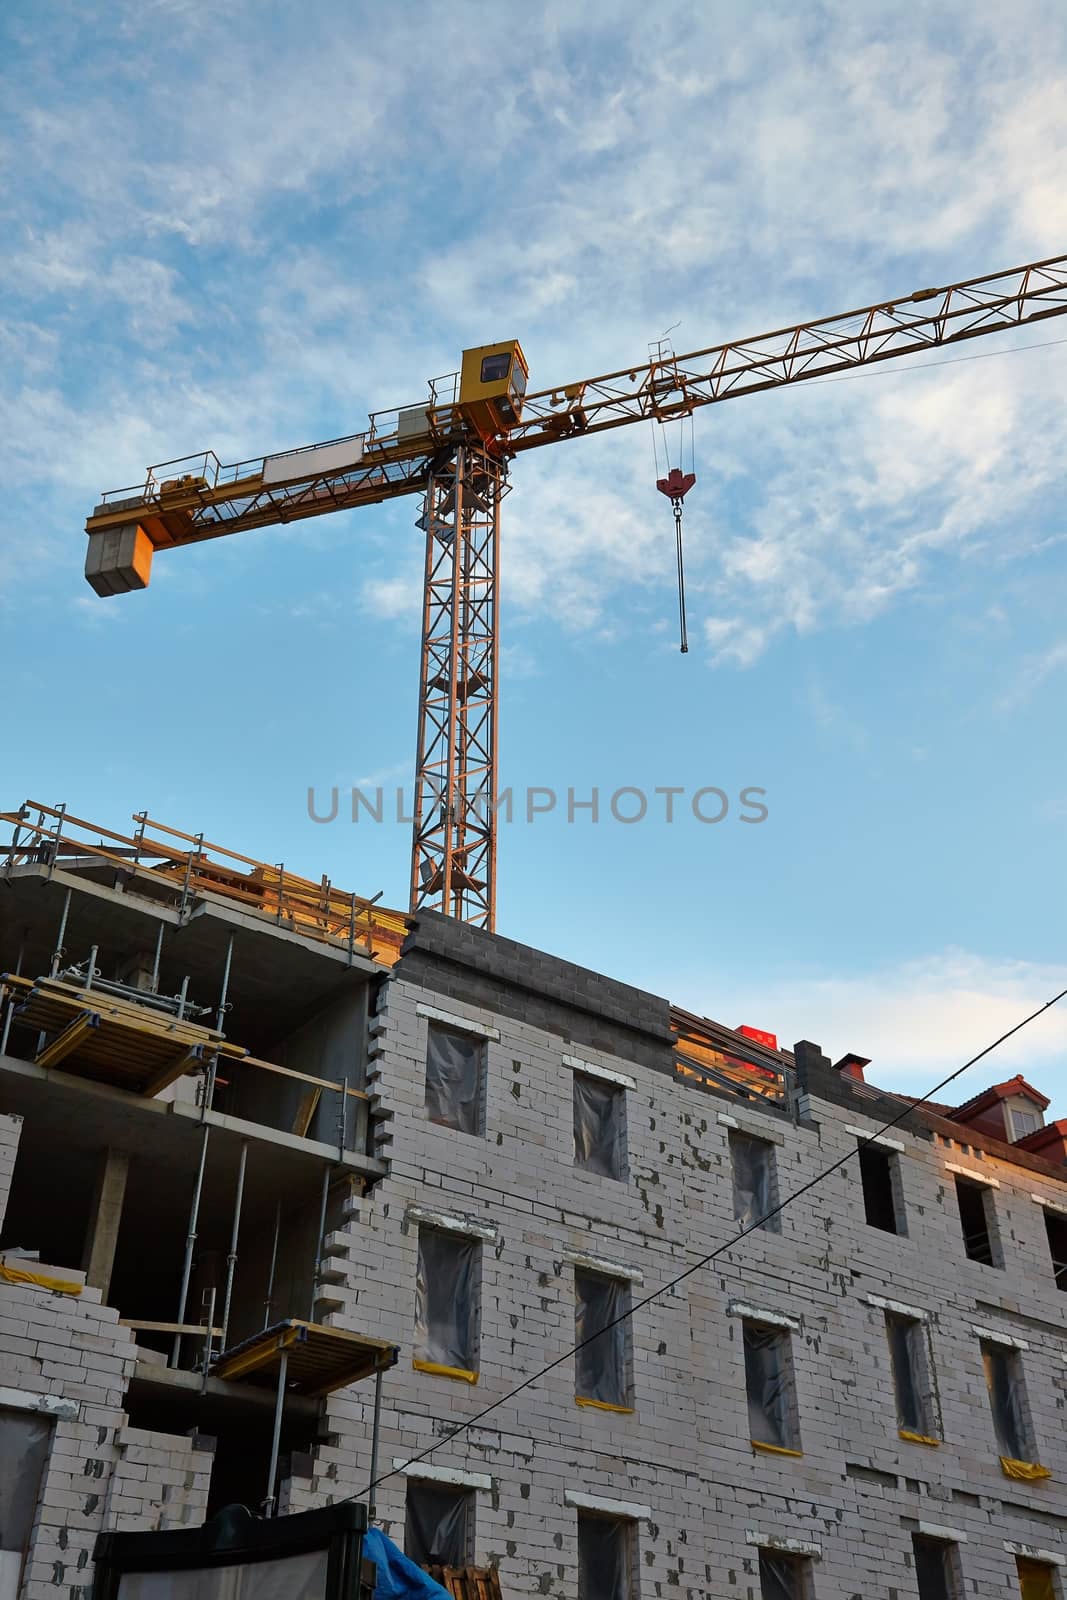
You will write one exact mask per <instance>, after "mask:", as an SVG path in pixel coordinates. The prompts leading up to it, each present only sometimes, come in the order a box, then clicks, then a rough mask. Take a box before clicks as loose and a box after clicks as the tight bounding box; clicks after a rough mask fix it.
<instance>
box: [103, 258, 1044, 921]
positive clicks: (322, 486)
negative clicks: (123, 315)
mask: <svg viewBox="0 0 1067 1600" xmlns="http://www.w3.org/2000/svg"><path fill="white" fill-rule="evenodd" d="M1064 314H1067V256H1065V255H1060V256H1050V257H1048V258H1047V259H1045V260H1043V261H1033V262H1030V263H1028V264H1027V265H1025V266H1022V267H1012V268H1010V269H1009V270H1008V271H1006V272H995V273H988V274H985V275H983V276H982V277H977V278H969V279H966V280H964V281H961V282H958V283H952V284H946V285H944V286H943V287H941V288H936V289H935V288H926V289H918V290H913V291H912V292H911V293H910V294H907V295H904V296H902V297H901V298H899V299H892V300H887V299H882V300H879V301H877V302H876V303H875V304H873V305H867V306H861V307H859V308H857V309H854V310H851V311H843V312H838V313H836V314H835V315H833V316H829V317H821V318H817V319H815V320H810V319H809V320H807V321H804V322H800V323H796V324H794V325H793V326H791V327H787V328H775V329H772V330H770V331H769V332H765V333H761V334H757V335H754V336H746V337H745V338H742V339H734V340H728V341H726V342H724V343H721V344H717V345H710V346H707V347H705V348H704V349H701V350H694V351H690V352H689V353H688V354H683V355H675V354H674V353H673V352H671V353H670V355H669V358H664V356H663V349H662V341H661V344H660V347H659V349H658V353H657V355H656V356H655V357H653V358H652V359H651V360H649V361H642V362H636V363H634V364H632V365H631V364H628V365H626V366H624V367H620V368H619V369H617V370H616V371H614V372H607V373H602V374H601V375H600V376H599V377H590V378H583V379H580V380H579V381H577V382H575V383H568V384H556V385H555V386H554V387H553V388H551V389H544V390H541V391H539V392H531V391H529V390H528V388H527V379H528V377H529V368H528V367H527V364H526V357H525V356H524V354H523V352H522V349H521V347H520V345H519V343H518V341H517V340H515V339H506V340H501V341H499V342H497V343H496V344H486V345H479V346H478V347H476V348H474V349H471V350H466V351H464V353H463V357H462V362H461V366H460V370H459V372H458V373H450V374H449V375H448V376H447V378H443V379H433V380H431V382H430V384H429V398H428V401H427V400H424V401H423V402H422V403H421V404H418V405H410V406H405V407H402V408H399V409H393V410H392V411H383V412H375V413H374V414H373V415H372V416H371V418H370V424H369V427H368V428H367V429H366V431H365V432H363V433H360V434H354V435H351V436H349V437H348V438H345V439H334V440H329V441H327V442H325V443H319V444H314V445H309V446H307V447H305V448H302V449H299V450H289V451H283V452H281V453H279V454H276V455H271V456H266V457H260V458H258V459H256V460H252V461H246V462H239V463H237V464H236V465H233V466H225V467H224V466H221V465H220V463H219V461H218V459H217V457H216V456H215V455H214V454H213V452H211V451H206V452H204V453H203V454H201V455H200V456H192V457H186V458H184V459H182V460H178V461H170V462H167V463H166V465H165V466H162V467H155V468H153V469H151V470H150V471H149V473H148V475H147V478H146V481H145V482H144V483H143V484H139V485H137V486H136V487H134V488H130V489H120V490H117V491H115V492H114V493H112V494H109V495H106V496H104V498H103V500H102V502H101V504H100V505H98V506H97V507H96V508H95V510H94V511H93V514H92V515H91V516H90V517H89V519H88V521H87V523H86V532H87V534H88V536H89V549H88V552H87V557H86V564H85V573H86V577H87V578H88V580H89V582H90V583H91V584H92V586H93V588H94V589H95V590H96V592H97V593H98V594H102V595H110V594H121V593H123V592H126V591H128V590H131V589H143V588H145V587H146V585H147V584H148V581H149V577H150V575H151V568H152V557H153V555H154V553H155V551H156V550H160V549H165V548H168V547H172V546H180V545H185V544H191V543H194V542H195V541H198V540H201V539H217V538H220V537H222V536H223V535H225V534H231V533H244V532H250V531H251V530H253V529H255V528H261V527H266V526H269V525H272V524H275V523H281V522H292V521H295V520H296V519H298V518H302V517H315V516H320V515H322V514H323V513H326V512H331V511H344V510H348V509H350V508H352V507H355V506H358V505H371V504H374V503H376V502H378V501H383V500H387V499H391V498H394V497H396V496H398V495H405V494H419V495H421V496H422V501H423V505H422V513H421V515H420V517H419V518H418V522H417V526H418V527H419V528H420V530H421V531H422V533H423V535H424V537H425V542H426V562H425V577H424V582H423V604H422V630H421V631H422V652H421V677H420V694H419V732H418V756H417V761H416V771H415V807H414V811H415V825H414V831H413V845H412V858H411V906H412V909H413V910H417V909H419V908H420V907H422V906H432V907H434V908H435V909H436V910H439V911H443V912H445V913H446V914H448V915H450V916H454V917H458V918H460V919H462V920H465V921H469V922H473V923H475V924H476V925H478V926H481V927H485V928H490V929H491V928H492V927H493V925H494V917H495V910H494V908H495V872H496V820H495V819H496V806H495V801H496V795H497V788H496V782H497V732H498V730H497V697H496V681H497V667H498V660H499V626H498V612H497V592H498V580H499V566H500V508H501V504H502V501H503V499H504V496H505V494H506V492H507V489H508V482H507V472H508V463H509V461H510V460H511V459H512V458H514V457H517V456H519V455H521V454H522V453H523V452H525V451H527V450H534V449H540V448H541V447H542V446H544V445H555V444H562V443H563V442H564V441H565V440H567V439H578V438H584V437H585V436H587V435H590V434H594V433H602V432H604V431H605V430H606V429H610V428H621V427H627V426H629V425H631V424H632V423H635V422H641V421H645V422H653V423H656V424H657V425H662V424H663V423H664V422H665V421H666V420H667V419H668V418H679V419H681V418H685V417H691V416H692V414H693V412H694V411H695V410H696V409H697V408H698V407H701V406H707V405H714V404H718V403H719V402H721V401H724V400H735V399H739V398H740V397H741V396H743V395H746V394H759V393H761V392H766V391H767V390H769V389H777V388H784V387H787V386H789V385H792V384H797V383H807V382H809V381H812V380H816V381H817V380H819V379H821V378H822V379H824V378H827V377H831V376H833V375H836V374H838V373H842V372H849V371H853V370H855V369H856V368H862V367H865V366H870V365H873V364H875V363H878V362H883V361H894V360H899V359H900V358H902V357H909V356H919V357H922V356H927V357H929V356H930V355H935V356H938V357H940V356H942V355H943V353H944V349H945V346H946V345H951V344H960V343H963V342H964V341H969V340H971V339H984V338H987V337H988V336H989V335H991V334H995V333H999V332H1002V331H1004V332H1007V331H1017V330H1019V329H1021V328H1023V327H1026V326H1028V325H1029V324H1032V323H1036V322H1040V321H1043V320H1044V319H1046V318H1048V317H1059V316H1063V315H1064ZM668 468H669V469H670V470H668V473H667V476H666V478H664V479H663V480H662V481H661V482H660V483H659V484H658V485H657V487H658V488H659V489H660V490H661V492H662V493H663V494H665V495H666V497H667V498H668V499H669V500H670V502H671V505H672V509H673V511H674V517H675V533H676V545H677V558H678V598H679V623H680V630H681V647H682V649H683V650H684V649H685V648H686V646H687V638H686V627H685V591H684V574H683V569H682V541H681V522H682V501H683V499H684V497H685V494H686V493H687V492H688V490H689V489H690V488H691V487H692V474H691V473H685V472H683V471H682V469H681V467H680V466H679V468H678V476H674V475H673V471H674V469H673V468H671V465H670V463H669V462H668Z"/></svg>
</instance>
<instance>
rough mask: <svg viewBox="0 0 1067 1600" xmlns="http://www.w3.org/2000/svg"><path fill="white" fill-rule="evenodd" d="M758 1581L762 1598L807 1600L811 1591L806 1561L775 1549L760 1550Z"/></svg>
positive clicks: (763, 1599)
mask: <svg viewBox="0 0 1067 1600" xmlns="http://www.w3.org/2000/svg"><path fill="white" fill-rule="evenodd" d="M759 1581H760V1595H761V1596H762V1600H808V1595H809V1594H810V1592H811V1589H810V1585H809V1583H808V1563H807V1561H806V1560H805V1559H804V1558H803V1557H801V1556H785V1555H781V1554H780V1553H779V1552H778V1551H777V1550H761V1551H760V1553H759Z"/></svg>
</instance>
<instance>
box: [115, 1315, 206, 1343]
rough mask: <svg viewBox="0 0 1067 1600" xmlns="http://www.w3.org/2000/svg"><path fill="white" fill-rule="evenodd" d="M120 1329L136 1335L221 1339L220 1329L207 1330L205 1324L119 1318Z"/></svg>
mask: <svg viewBox="0 0 1067 1600" xmlns="http://www.w3.org/2000/svg"><path fill="white" fill-rule="evenodd" d="M119 1327H120V1328H132V1329H133V1330H134V1332H136V1333H188V1334H191V1335H196V1334H199V1335H200V1337H201V1338H203V1337H204V1335H205V1334H208V1333H210V1334H211V1337H212V1338H213V1339H221V1338H222V1332H223V1330H222V1329H221V1328H209V1327H208V1326H207V1324H206V1323H199V1322H143V1321H141V1320H140V1319H139V1318H137V1317H120V1318H119Z"/></svg>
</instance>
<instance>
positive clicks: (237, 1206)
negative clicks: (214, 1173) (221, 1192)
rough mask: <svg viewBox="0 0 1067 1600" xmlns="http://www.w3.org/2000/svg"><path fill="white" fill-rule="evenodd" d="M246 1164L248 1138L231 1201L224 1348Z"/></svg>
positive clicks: (223, 1329) (245, 1142) (223, 1330)
mask: <svg viewBox="0 0 1067 1600" xmlns="http://www.w3.org/2000/svg"><path fill="white" fill-rule="evenodd" d="M247 1165H248V1140H247V1139H245V1140H244V1141H243V1143H242V1145H241V1161H240V1165H239V1166H238V1168H237V1193H236V1194H235V1196H234V1201H233V1231H232V1232H231V1234H230V1253H229V1255H228V1256H227V1257H226V1292H225V1294H224V1295H223V1300H222V1348H223V1350H225V1348H226V1335H227V1333H228V1331H229V1326H230V1300H231V1298H232V1295H233V1279H234V1274H235V1272H236V1270H237V1237H238V1234H239V1233H240V1231H241V1204H242V1201H243V1200H244V1192H245V1169H246V1167H247Z"/></svg>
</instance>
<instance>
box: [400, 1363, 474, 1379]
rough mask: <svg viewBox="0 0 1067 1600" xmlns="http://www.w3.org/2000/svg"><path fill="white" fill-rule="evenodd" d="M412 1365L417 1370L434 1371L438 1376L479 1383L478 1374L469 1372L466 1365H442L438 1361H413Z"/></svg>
mask: <svg viewBox="0 0 1067 1600" xmlns="http://www.w3.org/2000/svg"><path fill="white" fill-rule="evenodd" d="M411 1365H412V1366H413V1367H414V1368H415V1371H416V1372H432V1373H433V1374H434V1375H435V1376H436V1377H438V1378H459V1379H461V1380H462V1382H463V1383H477V1382H478V1374H477V1373H476V1372H468V1371H467V1369H466V1367H442V1366H439V1365H438V1364H437V1362H436V1361H413V1362H412V1363H411Z"/></svg>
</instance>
